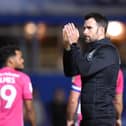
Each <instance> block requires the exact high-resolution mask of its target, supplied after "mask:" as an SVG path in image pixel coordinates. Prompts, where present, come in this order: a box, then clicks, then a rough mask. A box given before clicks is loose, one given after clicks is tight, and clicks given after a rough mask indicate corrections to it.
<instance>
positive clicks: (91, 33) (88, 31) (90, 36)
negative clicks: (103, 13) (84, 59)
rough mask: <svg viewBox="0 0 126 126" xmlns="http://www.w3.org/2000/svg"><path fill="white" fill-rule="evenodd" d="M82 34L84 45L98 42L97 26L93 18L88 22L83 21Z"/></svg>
mask: <svg viewBox="0 0 126 126" xmlns="http://www.w3.org/2000/svg"><path fill="white" fill-rule="evenodd" d="M83 34H84V38H85V42H86V43H90V42H94V41H96V40H98V38H99V26H98V24H97V23H96V21H95V19H94V18H89V19H88V20H85V23H84V30H83Z"/></svg>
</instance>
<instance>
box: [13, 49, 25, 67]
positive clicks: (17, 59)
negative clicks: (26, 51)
mask: <svg viewBox="0 0 126 126" xmlns="http://www.w3.org/2000/svg"><path fill="white" fill-rule="evenodd" d="M15 54H16V55H15V56H13V65H14V68H16V69H23V68H24V59H23V57H22V52H21V51H20V50H16V51H15Z"/></svg>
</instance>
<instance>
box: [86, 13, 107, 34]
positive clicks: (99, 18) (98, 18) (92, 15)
mask: <svg viewBox="0 0 126 126" xmlns="http://www.w3.org/2000/svg"><path fill="white" fill-rule="evenodd" d="M89 18H94V19H95V21H96V22H97V23H98V24H99V25H100V26H103V27H104V28H105V32H106V31H107V27H108V19H107V18H106V17H105V16H103V15H101V14H99V13H94V12H93V13H89V14H87V15H86V16H85V20H88V19H89Z"/></svg>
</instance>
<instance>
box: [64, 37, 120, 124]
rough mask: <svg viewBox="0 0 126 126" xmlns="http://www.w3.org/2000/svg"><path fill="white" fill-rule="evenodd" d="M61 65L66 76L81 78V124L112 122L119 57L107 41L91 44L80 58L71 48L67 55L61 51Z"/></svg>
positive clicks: (76, 51) (80, 54) (73, 46)
mask: <svg viewBox="0 0 126 126" xmlns="http://www.w3.org/2000/svg"><path fill="white" fill-rule="evenodd" d="M63 65H64V73H65V75H66V76H74V75H77V74H80V75H81V80H82V91H81V111H82V115H83V121H84V122H85V123H86V122H88V120H89V122H90V123H86V125H88V126H90V125H91V126H92V125H93V126H95V123H96V125H97V126H102V125H101V124H100V123H99V124H98V120H101V119H103V120H104V119H110V118H112V119H115V109H114V104H113V99H114V96H115V88H116V79H117V75H118V70H119V55H118V52H117V50H116V48H115V47H114V46H113V45H112V43H111V42H110V41H109V40H108V39H103V40H100V41H98V42H94V43H91V44H89V47H88V48H87V50H86V52H85V53H84V54H83V53H82V52H81V51H80V48H79V47H78V46H77V44H72V45H71V50H70V51H64V55H63ZM91 122H92V124H91ZM112 125H113V124H112Z"/></svg>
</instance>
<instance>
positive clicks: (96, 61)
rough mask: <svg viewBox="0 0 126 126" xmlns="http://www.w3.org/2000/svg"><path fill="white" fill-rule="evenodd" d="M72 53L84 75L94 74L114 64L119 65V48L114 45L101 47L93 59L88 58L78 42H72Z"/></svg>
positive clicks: (80, 71) (74, 60)
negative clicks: (83, 53)
mask: <svg viewBox="0 0 126 126" xmlns="http://www.w3.org/2000/svg"><path fill="white" fill-rule="evenodd" d="M71 55H72V57H73V58H72V59H73V62H75V64H76V66H77V68H78V70H79V73H80V74H81V75H82V76H90V75H93V74H95V73H96V72H98V71H100V70H102V69H104V68H105V67H107V66H110V65H112V64H116V65H119V56H118V54H117V50H116V49H115V48H114V47H112V46H106V47H101V48H99V49H98V50H97V51H96V53H95V55H94V56H93V57H92V59H91V60H88V55H87V56H83V55H82V54H81V53H80V50H79V48H78V47H77V46H76V44H72V45H71Z"/></svg>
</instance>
